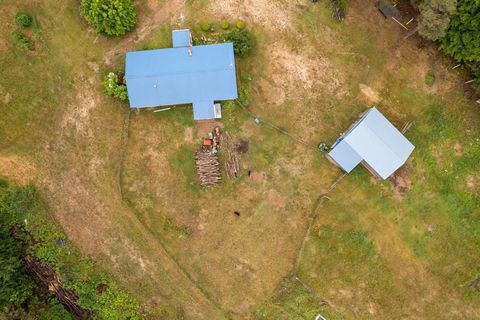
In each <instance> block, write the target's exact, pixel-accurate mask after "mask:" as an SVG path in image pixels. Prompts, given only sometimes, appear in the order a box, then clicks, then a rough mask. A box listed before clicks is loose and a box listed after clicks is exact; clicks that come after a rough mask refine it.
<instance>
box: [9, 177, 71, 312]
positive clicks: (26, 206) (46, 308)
mask: <svg viewBox="0 0 480 320" xmlns="http://www.w3.org/2000/svg"><path fill="white" fill-rule="evenodd" d="M2 181H5V180H2ZM7 187H8V184H7V183H2V184H0V319H1V318H2V316H3V317H6V318H7V319H40V320H46V319H48V320H57V319H58V320H60V319H62V320H69V319H71V317H70V315H69V313H68V312H67V311H66V310H65V308H64V307H63V306H62V305H61V304H59V303H58V302H56V301H55V300H52V299H50V298H49V297H48V296H46V295H45V294H44V293H43V292H41V291H40V290H39V288H38V287H37V285H36V284H35V282H34V281H33V279H32V278H31V277H30V276H29V275H28V273H27V272H26V270H25V267H24V266H23V264H22V260H23V257H24V256H25V254H26V248H25V242H24V241H25V239H22V236H21V235H20V234H21V232H20V229H21V224H20V222H19V221H18V219H17V217H18V216H20V215H21V214H22V213H25V212H29V211H31V210H32V209H33V207H34V205H35V193H34V191H33V189H32V188H28V187H26V188H13V189H8V188H7Z"/></svg>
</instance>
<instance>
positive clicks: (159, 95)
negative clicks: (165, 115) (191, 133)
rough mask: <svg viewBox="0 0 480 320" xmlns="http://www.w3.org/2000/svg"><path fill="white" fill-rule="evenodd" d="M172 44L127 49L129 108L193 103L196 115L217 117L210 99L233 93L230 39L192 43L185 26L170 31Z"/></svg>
mask: <svg viewBox="0 0 480 320" xmlns="http://www.w3.org/2000/svg"><path fill="white" fill-rule="evenodd" d="M172 42H173V48H165V49H157V50H143V51H134V52H127V56H126V66H125V80H126V84H127V91H128V99H129V102H130V108H146V107H157V106H171V105H179V104H189V103H191V104H193V116H194V119H195V120H209V119H215V118H219V117H221V110H220V105H219V104H217V105H215V104H214V102H215V101H221V100H233V99H236V98H237V97H238V95H237V78H236V71H235V57H234V52H233V44H232V43H219V44H209V45H199V46H194V45H193V44H192V36H191V33H190V30H187V29H184V30H174V31H173V32H172Z"/></svg>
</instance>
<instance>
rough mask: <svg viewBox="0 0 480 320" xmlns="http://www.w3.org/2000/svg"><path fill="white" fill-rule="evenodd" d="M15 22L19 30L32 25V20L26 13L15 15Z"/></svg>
mask: <svg viewBox="0 0 480 320" xmlns="http://www.w3.org/2000/svg"><path fill="white" fill-rule="evenodd" d="M15 22H16V23H17V26H19V27H21V28H29V27H31V26H32V24H33V18H32V16H31V15H30V14H28V13H26V12H19V13H17V14H16V15H15Z"/></svg>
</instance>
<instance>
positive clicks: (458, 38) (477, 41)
mask: <svg viewBox="0 0 480 320" xmlns="http://www.w3.org/2000/svg"><path fill="white" fill-rule="evenodd" d="M440 48H441V49H442V50H443V51H444V52H445V53H447V54H449V55H451V56H452V57H453V58H454V59H455V60H457V61H464V62H480V0H460V2H459V4H458V7H457V13H456V14H454V15H453V16H452V18H451V22H450V26H449V28H448V30H447V33H446V35H445V37H443V38H442V39H441V45H440Z"/></svg>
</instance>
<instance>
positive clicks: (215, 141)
mask: <svg viewBox="0 0 480 320" xmlns="http://www.w3.org/2000/svg"><path fill="white" fill-rule="evenodd" d="M221 140H222V134H221V132H220V128H218V127H216V128H215V129H214V130H213V132H210V133H209V134H208V139H205V140H203V145H202V150H200V151H198V152H197V154H196V156H195V165H196V167H197V174H198V179H199V180H200V185H202V186H204V187H211V186H214V185H216V184H219V183H220V182H222V172H221V166H220V162H219V161H218V149H219V147H220V141H221Z"/></svg>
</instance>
